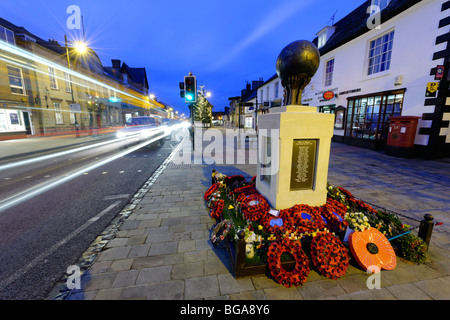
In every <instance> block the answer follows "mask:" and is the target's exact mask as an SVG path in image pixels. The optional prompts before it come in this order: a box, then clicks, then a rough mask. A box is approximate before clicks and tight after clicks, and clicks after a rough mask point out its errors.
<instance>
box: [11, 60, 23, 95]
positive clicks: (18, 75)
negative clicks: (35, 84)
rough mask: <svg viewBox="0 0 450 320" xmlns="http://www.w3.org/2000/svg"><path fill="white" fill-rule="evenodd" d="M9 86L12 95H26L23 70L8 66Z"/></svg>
mask: <svg viewBox="0 0 450 320" xmlns="http://www.w3.org/2000/svg"><path fill="white" fill-rule="evenodd" d="M8 76H9V85H10V87H11V93H12V94H21V95H24V94H25V86H24V81H23V74H22V69H20V68H16V67H11V66H8Z"/></svg>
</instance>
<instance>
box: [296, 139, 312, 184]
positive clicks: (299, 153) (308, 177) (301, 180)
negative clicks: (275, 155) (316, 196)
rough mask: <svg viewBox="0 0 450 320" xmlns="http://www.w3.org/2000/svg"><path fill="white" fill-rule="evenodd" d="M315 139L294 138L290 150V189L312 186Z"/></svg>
mask: <svg viewBox="0 0 450 320" xmlns="http://www.w3.org/2000/svg"><path fill="white" fill-rule="evenodd" d="M316 152H317V140H294V147H293V152H292V169H291V190H308V189H313V188H314V177H315V176H316V174H315V173H316Z"/></svg>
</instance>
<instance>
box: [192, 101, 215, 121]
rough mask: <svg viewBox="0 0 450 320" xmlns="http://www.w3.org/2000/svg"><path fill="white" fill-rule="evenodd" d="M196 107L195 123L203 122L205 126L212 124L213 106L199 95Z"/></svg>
mask: <svg viewBox="0 0 450 320" xmlns="http://www.w3.org/2000/svg"><path fill="white" fill-rule="evenodd" d="M193 106H194V121H201V122H202V123H203V124H208V123H209V124H210V125H211V123H212V108H213V106H212V105H211V103H209V101H208V100H207V99H206V98H205V97H204V96H203V95H201V94H199V95H198V101H197V102H196V103H195V104H194V105H193Z"/></svg>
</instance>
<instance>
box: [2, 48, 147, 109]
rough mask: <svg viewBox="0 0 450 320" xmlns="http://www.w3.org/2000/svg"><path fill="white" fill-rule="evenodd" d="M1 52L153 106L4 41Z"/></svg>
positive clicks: (34, 68) (32, 67) (31, 67)
mask: <svg viewBox="0 0 450 320" xmlns="http://www.w3.org/2000/svg"><path fill="white" fill-rule="evenodd" d="M0 50H4V51H6V52H8V53H10V54H13V55H16V56H19V57H22V58H24V59H28V60H32V61H34V62H35V63H40V64H43V65H46V66H49V67H52V68H54V69H58V70H60V71H62V72H65V73H67V74H70V75H72V76H74V77H77V78H80V79H82V80H85V81H88V82H90V83H92V84H95V85H98V86H100V87H103V88H105V89H109V90H113V91H116V92H118V93H120V94H122V95H125V96H128V97H130V98H133V99H136V100H139V101H141V102H144V103H147V104H149V105H150V104H151V103H150V101H149V100H145V99H142V98H140V97H137V96H135V95H132V94H130V93H128V92H125V91H122V90H119V89H117V88H115V87H112V86H109V85H107V84H105V83H103V82H100V81H97V80H95V79H92V78H90V77H88V76H85V75H84V74H82V73H78V72H76V71H73V70H72V69H69V68H68V67H64V66H61V65H59V64H57V63H55V62H52V61H50V60H47V59H44V58H42V57H40V56H37V55H34V54H32V53H30V52H28V51H26V50H22V49H19V48H17V47H15V46H12V45H10V44H8V43H6V42H4V41H0ZM10 60H11V62H12V63H17V62H15V61H14V60H16V59H14V60H13V59H10ZM22 66H23V67H26V68H29V69H32V70H34V71H37V69H36V66H28V65H24V64H22ZM61 80H63V79H61ZM80 85H81V84H80ZM152 105H153V104H152Z"/></svg>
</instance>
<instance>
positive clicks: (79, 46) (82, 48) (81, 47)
mask: <svg viewBox="0 0 450 320" xmlns="http://www.w3.org/2000/svg"><path fill="white" fill-rule="evenodd" d="M64 41H65V44H66V55H67V66H68V67H69V69H70V70H72V65H71V63H70V54H69V46H68V41H67V35H64ZM73 43H74V44H75V45H74V47H75V49H76V50H77V51H78V52H79V53H80V54H84V53H85V52H86V51H87V46H86V44H85V43H83V42H80V41H77V42H73ZM69 79H70V74H69ZM70 93H71V94H72V102H75V99H74V97H73V85H72V79H70ZM74 116H75V131H76V136H77V138H80V130H79V128H78V119H77V114H76V113H74Z"/></svg>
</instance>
